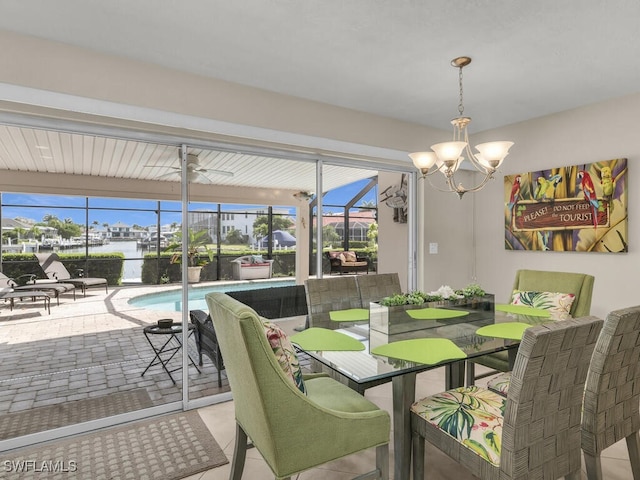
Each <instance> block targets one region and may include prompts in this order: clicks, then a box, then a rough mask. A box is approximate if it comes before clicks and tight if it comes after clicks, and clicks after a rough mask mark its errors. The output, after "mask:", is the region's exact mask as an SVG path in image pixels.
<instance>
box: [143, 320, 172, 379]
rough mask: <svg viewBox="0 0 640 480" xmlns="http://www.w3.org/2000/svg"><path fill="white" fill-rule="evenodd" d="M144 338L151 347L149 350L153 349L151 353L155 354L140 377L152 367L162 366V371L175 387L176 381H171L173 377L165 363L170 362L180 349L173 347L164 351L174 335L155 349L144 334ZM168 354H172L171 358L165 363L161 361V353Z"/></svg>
mask: <svg viewBox="0 0 640 480" xmlns="http://www.w3.org/2000/svg"><path fill="white" fill-rule="evenodd" d="M144 336H145V337H146V338H147V341H148V342H149V345H151V348H152V349H153V351H154V353H155V356H154V357H153V359H152V360H151V362H150V363H149V365H147V368H145V369H144V372H142V373H141V374H140V376H141V377H144V374H145V373H147V370H149V369H150V368H151V367H153V366H154V365H162V368H163V369H164V371H165V372H167V375H169V378H170V379H171V381H172V382H173V384H174V385H175V384H176V381H175V380H174V379H173V376H172V375H171V372H170V371H169V369H168V368H167V363H169V362H170V361H171V359H172V358H173V357H174V356H175V354H176V353H177V352H178V350H179V349H180V347H173V348H172V349H166V350H165V348H166V347H167V345H169V343H170V342H171V339H172V338H173V337H174V335H171V336H170V337H169V339H168V340H167V341H166V342H165V343H164V344H163V345H162V347H160V348H156V347H155V345H154V344H153V342H152V341H151V339H150V338H149V337H148V335H147V334H146V333H145V334H144ZM169 352H172V353H171V356H170V357H169V358H168V359H167V360H166V361H164V360H162V357H161V356H160V355H161V354H162V353H169ZM156 360H157V362H156Z"/></svg>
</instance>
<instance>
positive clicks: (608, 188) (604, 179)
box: [600, 167, 615, 202]
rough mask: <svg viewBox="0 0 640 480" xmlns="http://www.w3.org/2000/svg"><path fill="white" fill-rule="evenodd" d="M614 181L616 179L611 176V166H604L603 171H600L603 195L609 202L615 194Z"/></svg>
mask: <svg viewBox="0 0 640 480" xmlns="http://www.w3.org/2000/svg"><path fill="white" fill-rule="evenodd" d="M614 182H615V179H614V178H613V177H612V176H611V168H609V167H602V171H601V172H600V185H602V196H603V197H604V199H605V200H606V201H607V202H610V201H611V197H612V196H613V190H614V186H613V183H614Z"/></svg>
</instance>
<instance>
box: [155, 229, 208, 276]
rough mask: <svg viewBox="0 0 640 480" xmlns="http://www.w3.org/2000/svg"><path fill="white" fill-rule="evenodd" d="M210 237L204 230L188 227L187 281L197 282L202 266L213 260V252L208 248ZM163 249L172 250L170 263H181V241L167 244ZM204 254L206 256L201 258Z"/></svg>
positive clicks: (179, 239)
mask: <svg viewBox="0 0 640 480" xmlns="http://www.w3.org/2000/svg"><path fill="white" fill-rule="evenodd" d="M210 241H211V238H210V237H209V234H208V232H207V231H206V230H198V231H195V232H194V231H193V230H191V229H189V242H188V244H187V262H188V266H187V281H188V282H189V283H198V282H199V281H200V273H201V272H202V267H204V266H205V265H207V264H208V263H210V262H212V261H213V255H214V252H213V250H211V249H210V248H209V243H210ZM165 251H168V252H174V253H173V255H172V256H171V260H170V262H171V263H182V241H181V238H178V241H176V242H174V243H172V244H171V245H169V246H168V247H167V248H166V249H165ZM202 254H206V258H202V256H201V255H202Z"/></svg>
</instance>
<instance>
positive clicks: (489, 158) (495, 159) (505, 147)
mask: <svg viewBox="0 0 640 480" xmlns="http://www.w3.org/2000/svg"><path fill="white" fill-rule="evenodd" d="M512 145H513V142H487V143H481V144H480V145H476V150H478V151H479V152H480V155H481V158H482V160H480V158H478V156H476V158H478V161H479V162H480V163H481V164H482V165H484V166H486V167H488V168H493V169H496V168H498V167H499V166H500V165H501V164H502V162H503V160H504V159H505V157H506V156H507V155H508V154H509V149H510V148H511V146H512Z"/></svg>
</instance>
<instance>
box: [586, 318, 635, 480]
mask: <svg viewBox="0 0 640 480" xmlns="http://www.w3.org/2000/svg"><path fill="white" fill-rule="evenodd" d="M639 430H640V306H636V307H632V308H626V309H622V310H616V311H613V312H611V313H609V315H607V318H606V320H605V322H604V327H602V332H601V333H600V338H599V339H598V343H597V344H596V348H595V351H594V352H593V357H592V358H591V365H590V366H589V372H588V373H587V381H586V383H585V389H584V405H583V412H582V451H583V452H584V460H585V465H586V467H587V478H588V479H589V480H601V479H602V478H603V476H602V466H601V464H600V455H601V453H602V451H603V450H604V449H605V448H608V447H610V446H611V445H613V444H614V443H617V442H618V441H620V440H622V439H625V440H626V442H627V450H628V451H629V459H630V460H631V471H632V472H633V478H634V479H635V480H640V438H639V436H638V431H639Z"/></svg>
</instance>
